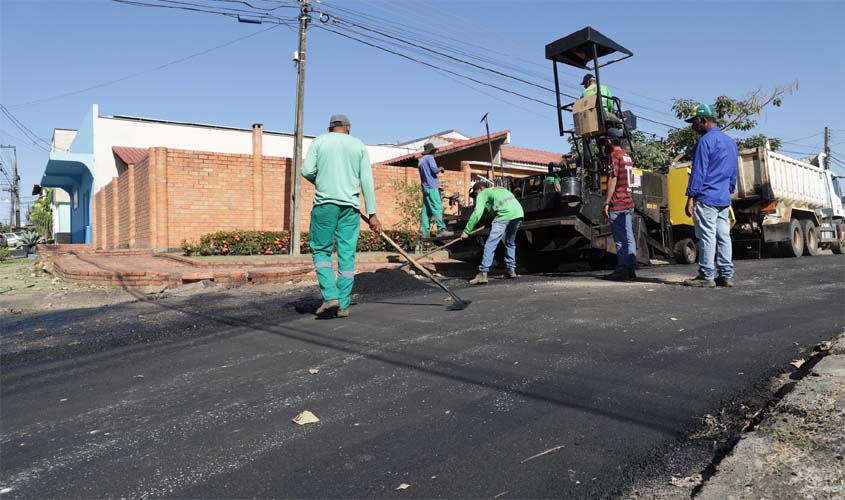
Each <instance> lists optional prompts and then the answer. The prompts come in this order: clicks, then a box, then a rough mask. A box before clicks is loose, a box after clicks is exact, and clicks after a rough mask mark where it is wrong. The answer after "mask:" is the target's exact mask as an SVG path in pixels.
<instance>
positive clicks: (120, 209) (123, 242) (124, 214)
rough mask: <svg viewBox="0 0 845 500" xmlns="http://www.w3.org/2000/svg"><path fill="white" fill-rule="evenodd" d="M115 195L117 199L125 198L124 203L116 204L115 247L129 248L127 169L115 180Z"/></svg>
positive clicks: (129, 225)
mask: <svg viewBox="0 0 845 500" xmlns="http://www.w3.org/2000/svg"><path fill="white" fill-rule="evenodd" d="M115 182H116V183H117V197H118V200H125V202H124V203H118V205H117V221H118V223H117V247H118V248H129V232H130V227H131V223H130V218H129V216H130V212H131V211H130V206H131V204H130V203H129V170H126V171H124V172H123V173H121V174H120V175H119V176H118V177H117V180H116V181H115Z"/></svg>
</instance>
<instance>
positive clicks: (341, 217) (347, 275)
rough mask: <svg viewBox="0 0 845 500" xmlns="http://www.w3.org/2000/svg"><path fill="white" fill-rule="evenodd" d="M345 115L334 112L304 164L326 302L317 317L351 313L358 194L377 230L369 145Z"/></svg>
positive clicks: (319, 278) (312, 239)
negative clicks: (352, 131)
mask: <svg viewBox="0 0 845 500" xmlns="http://www.w3.org/2000/svg"><path fill="white" fill-rule="evenodd" d="M350 129H351V127H350V124H349V118H347V116H346V115H332V117H331V119H330V120H329V127H328V132H329V133H327V134H323V135H321V136H319V137H317V138H316V139H314V142H312V143H311V147H309V148H308V155H307V156H306V158H305V163H304V164H303V165H302V169H301V170H302V176H303V177H305V178H306V179H308V181H309V182H311V183H313V184H314V207H313V208H312V209H311V228H310V230H311V233H310V234H309V238H310V246H311V254H312V256H313V260H314V268H315V270H316V272H317V281H318V282H319V284H320V294H321V295H322V296H323V304H322V305H321V306H320V307H319V308H318V309H317V312H316V314H317V317H318V318H321V319H328V318H331V317H334V316H337V317H338V318H345V317H347V316H349V304H350V295H351V294H352V283H353V278H354V276H355V249H356V247H357V245H358V232H359V231H360V228H361V220H360V213H359V212H358V210H359V202H358V197H359V195H360V194H361V193H363V195H364V205H365V206H366V209H367V214H368V215H369V216H370V228H371V229H372V230H373V231H375V232H378V231H380V230H381V223H380V222H379V220H378V217H376V198H375V190H374V188H373V171H372V167H371V166H370V158H369V155H367V147H366V146H365V145H364V143H363V142H361V141H360V140H358V139H356V138H354V137H352V136H351V135H349V131H350ZM335 240H337V279H335V274H334V271H333V270H332V249H333V247H334V246H335Z"/></svg>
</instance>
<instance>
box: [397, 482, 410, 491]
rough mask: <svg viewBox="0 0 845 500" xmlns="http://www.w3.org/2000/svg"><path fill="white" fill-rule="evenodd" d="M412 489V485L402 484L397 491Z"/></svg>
mask: <svg viewBox="0 0 845 500" xmlns="http://www.w3.org/2000/svg"><path fill="white" fill-rule="evenodd" d="M410 487H411V485H410V484H408V483H402V484H400V485H399V486H398V487H397V488H396V489H397V490H407V489H408V488H410Z"/></svg>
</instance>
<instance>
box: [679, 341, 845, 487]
mask: <svg viewBox="0 0 845 500" xmlns="http://www.w3.org/2000/svg"><path fill="white" fill-rule="evenodd" d="M843 455H845V336H842V337H840V338H839V339H838V341H836V342H835V343H834V345H833V346H832V348H831V350H830V352H829V354H828V355H827V356H826V357H824V358H822V359H821V360H820V361H819V362H818V363H817V364H816V365H815V366H813V367H812V368H811V369H810V371H809V373H808V374H807V375H806V376H805V377H804V378H803V379H801V380H799V381H798V382H797V383H796V385H795V387H794V388H793V390H792V391H791V392H790V393H789V394H788V395H787V396H786V397H785V398H784V399H783V400H782V401H780V403H778V404H777V405H776V406H775V407H774V408H772V410H771V411H770V412H769V415H768V416H767V417H766V418H765V419H764V420H763V422H762V423H761V424H760V425H759V427H757V429H755V430H754V431H753V432H750V433H748V434H747V435H745V436H743V437H742V439H741V440H740V442H739V443H738V444H737V445H736V447H735V448H734V450H733V452H732V453H731V454H730V455H728V456H727V457H725V459H724V460H722V462H721V463H720V464H719V466H718V469H717V471H716V474H715V475H714V476H713V477H712V478H710V480H709V481H707V482H706V483H704V486H703V488H702V489H701V492H700V494H699V495H697V496H695V498H696V499H697V500H699V499H700V500H739V499H742V500H763V499H766V500H775V499H784V500H787V499H789V500H793V499H805V498H806V499H813V500H820V499H842V498H845V460H843Z"/></svg>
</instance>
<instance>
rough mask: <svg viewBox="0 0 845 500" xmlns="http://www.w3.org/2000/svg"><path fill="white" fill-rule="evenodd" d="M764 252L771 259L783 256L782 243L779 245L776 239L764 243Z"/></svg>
mask: <svg viewBox="0 0 845 500" xmlns="http://www.w3.org/2000/svg"><path fill="white" fill-rule="evenodd" d="M784 244H786V243H784ZM766 254H767V255H768V256H769V257H771V258H773V259H777V258H780V257H783V256H784V253H783V245H781V244H780V243H778V242H777V241H775V242H772V243H766Z"/></svg>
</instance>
